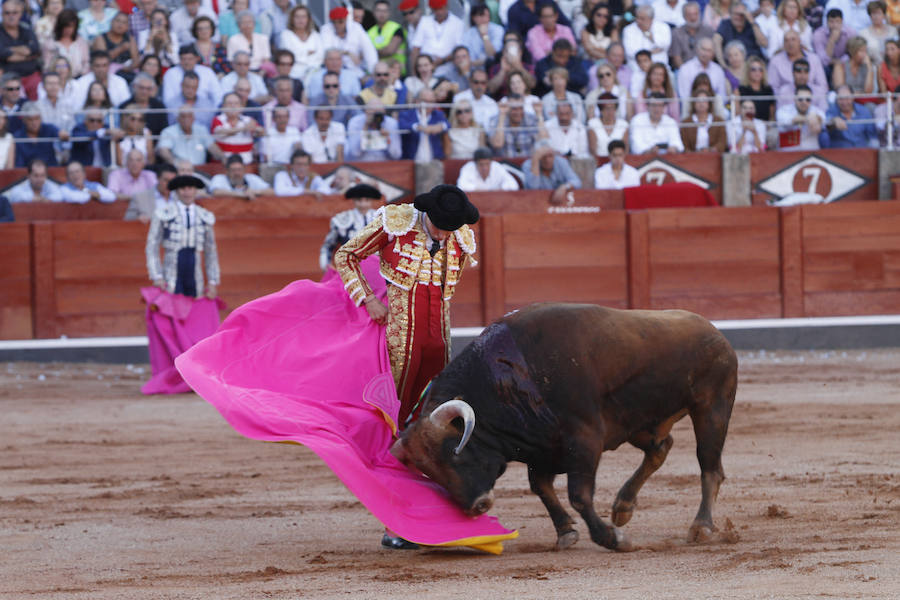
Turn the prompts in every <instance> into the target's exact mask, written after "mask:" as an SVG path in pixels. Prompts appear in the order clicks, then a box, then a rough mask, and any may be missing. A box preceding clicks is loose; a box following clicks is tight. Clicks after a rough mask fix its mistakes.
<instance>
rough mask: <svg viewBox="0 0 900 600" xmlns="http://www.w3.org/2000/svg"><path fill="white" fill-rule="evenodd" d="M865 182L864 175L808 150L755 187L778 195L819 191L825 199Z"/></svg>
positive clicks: (845, 194)
mask: <svg viewBox="0 0 900 600" xmlns="http://www.w3.org/2000/svg"><path fill="white" fill-rule="evenodd" d="M868 183H869V179H868V178H866V177H862V176H861V175H858V174H856V173H854V172H852V171H849V170H847V169H845V168H844V167H842V166H841V165H838V164H836V163H833V162H831V161H829V160H826V159H824V158H821V157H820V156H817V155H815V154H811V155H809V156H807V157H806V158H804V159H802V160H800V161H798V162H795V163H794V164H792V165H788V166H787V167H785V168H784V169H782V170H781V171H778V172H777V173H773V174H772V175H770V176H769V177H767V178H765V179H763V180H762V181H760V182H759V183H757V184H756V188H757V189H758V190H759V191H762V192H765V193H767V194H771V195H772V196H774V197H775V198H779V199H780V198H784V197H785V196H788V195H790V194H795V193H803V194H819V195H820V196H822V198H824V201H825V202H834V201H835V200H840V199H841V198H843V197H844V196H847V195H849V194H852V193H853V192H855V191H856V190H858V189H859V188H861V187H862V186H864V185H866V184H868Z"/></svg>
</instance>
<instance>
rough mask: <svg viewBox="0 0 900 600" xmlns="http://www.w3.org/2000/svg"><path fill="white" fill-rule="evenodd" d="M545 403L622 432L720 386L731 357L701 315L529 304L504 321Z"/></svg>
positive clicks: (732, 365) (732, 370) (730, 373)
mask: <svg viewBox="0 0 900 600" xmlns="http://www.w3.org/2000/svg"><path fill="white" fill-rule="evenodd" d="M503 322H504V323H505V324H506V325H507V326H508V327H509V329H510V331H511V332H512V335H513V336H514V338H515V340H516V345H517V346H518V347H519V348H520V350H521V352H522V354H523V356H524V357H525V359H526V361H527V363H528V364H529V367H530V369H531V371H532V377H533V379H534V380H535V382H536V383H537V385H538V386H539V387H540V388H541V390H542V393H543V395H544V396H545V400H546V401H547V402H548V403H549V404H551V405H556V406H558V407H559V406H562V407H565V410H566V412H567V413H573V414H576V415H577V418H578V419H581V420H584V419H592V418H594V417H595V415H596V414H599V413H602V414H603V415H605V417H607V418H613V419H616V420H618V421H621V423H622V425H624V426H625V428H626V429H633V428H635V427H640V426H642V423H643V421H645V420H647V419H656V418H661V417H665V416H666V415H671V414H675V413H677V412H679V411H680V410H682V409H683V408H686V407H689V406H690V404H691V402H692V401H694V399H695V397H696V396H697V388H698V386H700V385H711V386H716V385H725V383H726V380H727V379H728V378H729V377H732V378H733V377H734V376H735V375H736V369H737V359H736V357H735V355H734V351H733V350H732V348H731V346H730V344H729V343H728V341H727V340H726V339H725V337H724V336H723V335H722V334H721V332H719V331H718V330H717V329H716V328H715V327H714V326H713V325H712V324H711V323H710V322H709V321H707V320H706V319H704V318H703V317H701V316H699V315H696V314H694V313H690V312H687V311H681V310H666V311H648V310H618V309H612V308H606V307H602V306H597V305H588V304H536V305H531V306H528V307H526V308H524V309H522V310H520V311H518V312H516V313H513V314H511V315H509V316H507V317H505V318H504V319H503Z"/></svg>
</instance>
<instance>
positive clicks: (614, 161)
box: [594, 140, 641, 190]
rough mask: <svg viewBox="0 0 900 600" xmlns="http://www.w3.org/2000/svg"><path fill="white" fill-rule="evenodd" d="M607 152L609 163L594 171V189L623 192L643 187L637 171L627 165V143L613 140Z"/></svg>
mask: <svg viewBox="0 0 900 600" xmlns="http://www.w3.org/2000/svg"><path fill="white" fill-rule="evenodd" d="M607 151H608V153H609V162H608V163H606V164H605V165H603V166H602V167H599V168H598V169H597V170H596V171H594V187H595V188H596V189H598V190H621V189H622V188H627V187H635V186H638V185H641V177H640V175H638V171H637V169H635V168H634V167H632V166H631V165H626V164H625V142H623V141H622V140H613V141H611V142H610V143H609V146H607Z"/></svg>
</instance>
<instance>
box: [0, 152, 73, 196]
mask: <svg viewBox="0 0 900 600" xmlns="http://www.w3.org/2000/svg"><path fill="white" fill-rule="evenodd" d="M6 198H7V199H8V200H9V201H10V202H12V203H17V202H62V201H63V197H62V191H61V190H60V189H59V186H58V185H56V184H55V183H53V182H52V181H49V180H48V179H47V164H46V163H45V162H44V161H42V160H41V159H39V158H36V159H34V160H32V161H31V162H30V163H28V179H26V180H25V181H23V182H21V183H19V184H16V185H15V186H13V187H12V189H10V190H9V191H8V192H6Z"/></svg>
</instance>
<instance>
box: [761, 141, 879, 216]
mask: <svg viewBox="0 0 900 600" xmlns="http://www.w3.org/2000/svg"><path fill="white" fill-rule="evenodd" d="M750 173H751V182H750V185H751V189H752V190H753V196H752V200H753V204H766V202H767V201H768V200H770V199H772V198H775V197H778V198H780V197H783V196H787V195H788V194H792V193H794V192H813V193H817V194H821V195H822V196H823V197H824V198H825V199H826V200H827V201H829V202H833V201H836V200H840V201H848V200H849V201H857V200H871V199H873V198H878V151H877V150H872V149H866V148H854V149H852V150H837V149H835V150H816V151H815V152H763V153H760V154H751V155H750Z"/></svg>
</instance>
